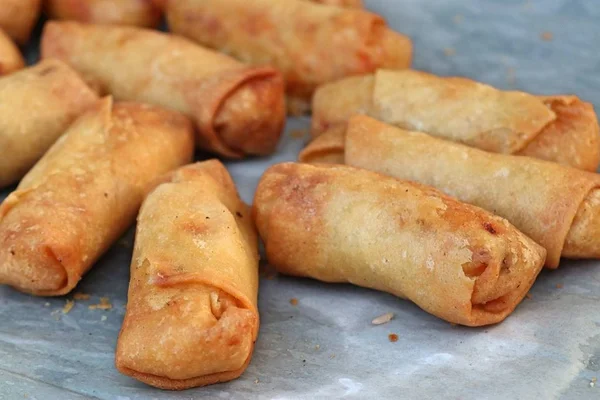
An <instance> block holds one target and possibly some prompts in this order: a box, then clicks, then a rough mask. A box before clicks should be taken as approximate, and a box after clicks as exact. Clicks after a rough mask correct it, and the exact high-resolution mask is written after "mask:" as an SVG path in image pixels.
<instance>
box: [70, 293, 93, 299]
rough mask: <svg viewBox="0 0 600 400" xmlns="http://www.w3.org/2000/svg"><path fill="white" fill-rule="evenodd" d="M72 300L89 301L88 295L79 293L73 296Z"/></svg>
mask: <svg viewBox="0 0 600 400" xmlns="http://www.w3.org/2000/svg"><path fill="white" fill-rule="evenodd" d="M73 298H74V299H75V300H89V299H90V295H89V294H87V293H81V292H77V293H75V294H74V295H73Z"/></svg>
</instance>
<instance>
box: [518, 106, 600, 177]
mask: <svg viewBox="0 0 600 400" xmlns="http://www.w3.org/2000/svg"><path fill="white" fill-rule="evenodd" d="M540 99H541V100H543V101H544V103H545V104H546V105H547V106H548V107H550V109H551V110H552V111H553V112H554V113H555V114H556V120H554V121H552V122H550V123H549V124H548V125H546V127H544V129H543V130H542V131H541V133H540V134H539V135H538V136H536V137H535V138H534V139H533V140H532V141H531V143H529V144H528V145H527V146H526V147H525V148H524V149H523V150H521V151H520V152H519V153H518V154H519V155H524V156H529V157H535V158H540V159H542V160H549V161H554V162H557V163H559V164H564V165H570V166H572V167H575V168H578V169H582V170H585V171H591V172H595V171H596V169H597V168H598V164H599V163H600V131H599V128H598V118H597V116H596V113H595V112H594V106H593V105H592V104H590V103H587V102H584V101H581V100H579V99H578V98H577V97H575V96H547V97H542V96H541V97H540Z"/></svg>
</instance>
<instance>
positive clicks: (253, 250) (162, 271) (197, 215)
mask: <svg viewBox="0 0 600 400" xmlns="http://www.w3.org/2000/svg"><path fill="white" fill-rule="evenodd" d="M257 295H258V238H257V234H256V229H255V228H254V224H253V223H252V219H251V215H250V209H249V207H248V206H247V205H245V204H244V203H243V202H242V201H241V200H240V198H239V196H238V194H237V191H236V188H235V185H234V183H233V181H232V180H231V177H230V176H229V174H228V172H227V170H226V169H225V167H224V166H223V165H222V164H221V163H220V162H219V161H216V160H212V161H206V162H202V163H197V164H192V165H188V166H185V167H183V168H181V169H179V170H177V171H176V172H175V173H174V174H172V175H171V176H170V177H169V179H168V180H167V181H166V182H165V183H163V184H161V185H159V186H158V187H157V188H156V189H154V191H152V193H151V194H150V195H149V196H148V197H147V198H146V200H145V201H144V204H143V206H142V208H141V211H140V214H139V216H138V225H137V234H136V238H135V249H134V254H133V260H132V263H131V281H130V284H129V295H128V300H127V313H126V314H125V320H124V321H123V327H122V328H121V333H120V335H119V341H118V344H117V352H116V365H117V368H118V369H119V371H121V372H122V373H123V374H125V375H129V376H132V377H133V378H136V379H138V380H140V381H142V382H145V383H147V384H149V385H152V386H156V387H159V388H163V389H178V390H180V389H187V388H190V387H195V386H204V385H209V384H212V383H217V382H224V381H228V380H231V379H235V378H237V377H238V376H240V375H241V374H242V372H243V371H244V370H245V369H246V367H247V366H248V364H249V362H250V358H251V356H252V350H253V348H254V341H255V340H256V336H257V334H258V325H259V316H258V310H257Z"/></svg>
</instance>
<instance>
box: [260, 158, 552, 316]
mask: <svg viewBox="0 0 600 400" xmlns="http://www.w3.org/2000/svg"><path fill="white" fill-rule="evenodd" d="M253 215H254V218H255V221H256V223H257V227H258V231H259V233H260V235H261V238H262V239H263V241H264V242H265V248H266V253H267V258H268V260H269V262H270V263H271V264H272V265H273V266H275V267H276V268H277V269H278V270H279V271H280V272H282V273H285V274H290V275H296V276H306V277H312V278H316V279H319V280H322V281H326V282H350V283H353V284H356V285H360V286H365V287H369V288H373V289H377V290H382V291H386V292H389V293H392V294H395V295H397V296H399V297H403V298H407V299H409V300H411V301H413V302H414V303H416V304H417V305H418V306H419V307H421V308H423V309H424V310H426V311H428V312H430V313H432V314H434V315H436V316H438V317H440V318H443V319H445V320H447V321H450V322H454V323H458V324H463V325H468V326H479V325H487V324H493V323H497V322H500V321H502V320H503V319H504V318H505V317H506V316H507V315H508V314H510V313H511V312H512V311H513V309H514V308H515V307H516V306H517V304H518V303H519V302H520V301H521V299H522V298H523V297H524V296H525V294H526V293H527V291H528V290H529V288H530V286H531V285H532V283H533V281H534V280H535V278H536V276H537V275H538V273H539V271H540V269H541V268H542V266H543V264H544V258H545V250H544V249H543V248H542V247H540V246H539V245H537V244H536V243H535V242H533V241H532V240H531V239H529V238H528V237H526V236H525V235H524V234H522V233H521V232H519V231H518V230H517V229H516V228H515V227H514V226H512V225H510V224H509V223H508V222H507V221H506V220H504V219H502V218H500V217H497V216H495V215H493V214H491V213H488V212H486V211H484V210H482V209H480V208H477V207H474V206H471V205H468V204H464V203H460V202H458V201H456V200H454V199H452V198H450V197H448V196H446V195H444V194H442V193H441V192H438V191H437V190H435V189H432V188H429V187H425V186H421V185H418V184H414V183H410V182H406V181H400V180H396V179H394V178H391V177H386V176H384V175H380V174H377V173H373V172H369V171H366V170H361V169H355V168H352V167H347V166H339V165H337V166H333V165H331V166H325V165H317V166H312V165H308V164H292V163H288V164H279V165H276V166H274V167H271V168H270V169H269V170H267V172H266V173H265V174H264V175H263V177H262V179H261V181H260V183H259V185H258V189H257V191H256V195H255V199H254V208H253ZM357 226H360V227H361V229H360V230H357V229H356V227H357Z"/></svg>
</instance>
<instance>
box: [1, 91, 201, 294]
mask: <svg viewBox="0 0 600 400" xmlns="http://www.w3.org/2000/svg"><path fill="white" fill-rule="evenodd" d="M192 154H193V131H192V127H191V123H190V122H189V120H188V119H187V118H186V117H184V116H183V115H181V114H179V113H176V112H174V111H168V110H164V109H161V108H159V107H154V106H149V105H143V104H136V103H117V104H115V105H113V103H112V99H111V98H105V99H102V100H99V101H98V102H97V104H96V105H95V106H93V107H92V108H91V109H90V110H89V111H87V112H86V113H85V114H84V115H82V116H81V117H79V118H78V119H77V120H76V121H75V122H74V123H73V124H72V125H71V126H70V127H69V129H68V130H67V131H66V132H65V134H64V135H63V136H61V138H60V139H59V140H58V141H57V142H56V143H55V144H54V145H53V146H52V147H51V148H50V150H48V152H46V154H45V155H44V157H43V158H42V159H41V160H40V161H38V163H37V164H36V165H35V166H34V167H33V169H32V170H31V171H29V173H28V174H27V175H26V176H25V177H24V178H23V179H22V180H21V183H20V184H19V186H18V187H17V189H16V190H15V191H14V192H12V193H11V194H10V195H9V196H8V197H7V198H6V199H5V200H4V202H3V203H2V204H1V205H0V243H2V246H1V247H0V283H2V284H7V285H10V286H13V287H14V288H16V289H18V290H21V291H23V292H28V293H32V294H36V295H45V296H56V295H63V294H66V293H68V292H69V291H71V290H72V289H73V288H74V287H75V285H76V284H77V282H78V281H79V280H80V279H81V277H82V275H83V274H84V273H85V272H86V271H87V270H88V269H89V268H91V267H92V265H93V264H94V262H95V261H96V260H97V259H98V258H99V257H100V256H101V255H102V253H104V251H105V250H107V249H108V247H109V246H110V245H111V244H112V243H113V242H114V241H115V240H116V239H118V237H119V236H120V235H121V234H122V233H123V232H124V231H125V229H127V227H128V226H129V225H130V224H131V223H132V222H133V220H134V219H135V215H136V213H137V211H138V208H139V206H140V204H141V202H142V199H143V196H144V194H145V191H146V190H148V186H149V185H150V184H151V183H152V181H153V180H155V179H156V178H157V177H158V176H160V175H161V174H164V173H166V172H168V171H170V170H172V169H174V168H176V167H178V166H179V165H182V164H184V163H186V162H189V160H190V159H191V157H192Z"/></svg>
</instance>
